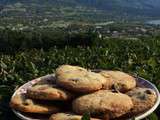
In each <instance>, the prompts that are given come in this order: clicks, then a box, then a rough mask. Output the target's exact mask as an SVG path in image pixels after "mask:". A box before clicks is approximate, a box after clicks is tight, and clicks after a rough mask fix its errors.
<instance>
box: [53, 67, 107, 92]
mask: <svg viewBox="0 0 160 120" xmlns="http://www.w3.org/2000/svg"><path fill="white" fill-rule="evenodd" d="M56 78H57V84H58V85H59V86H61V87H63V88H65V89H68V90H71V91H74V92H79V93H90V92H94V91H97V90H100V89H102V88H103V87H105V86H106V84H107V83H106V78H105V77H103V76H102V75H101V74H99V73H94V72H90V71H87V70H86V69H83V68H81V67H77V66H69V65H64V66H61V67H59V68H58V69H57V71H56Z"/></svg>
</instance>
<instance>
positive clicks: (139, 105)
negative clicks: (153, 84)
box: [127, 87, 157, 115]
mask: <svg viewBox="0 0 160 120" xmlns="http://www.w3.org/2000/svg"><path fill="white" fill-rule="evenodd" d="M127 95H129V96H130V97H131V98H132V101H133V105H134V107H133V108H132V109H131V111H130V114H131V115H137V114H140V113H142V112H144V111H146V110H148V109H150V108H151V107H152V106H153V105H154V103H155V101H156V98H157V97H156V94H155V92H154V91H153V90H152V89H149V88H139V87H137V88H134V89H133V90H131V91H129V92H127Z"/></svg>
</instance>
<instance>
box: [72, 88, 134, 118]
mask: <svg viewBox="0 0 160 120" xmlns="http://www.w3.org/2000/svg"><path fill="white" fill-rule="evenodd" d="M72 107H73V111H74V112H75V113H77V114H83V113H85V112H90V113H91V115H100V116H103V117H104V116H105V118H106V117H107V116H108V117H109V119H112V118H116V117H120V116H122V115H124V114H126V113H127V112H128V111H130V109H131V108H132V107H133V103H132V100H131V98H130V97H129V96H128V95H125V94H122V93H114V92H111V91H109V90H100V91H98V92H95V93H92V94H88V95H84V96H82V97H79V98H77V99H75V100H74V101H73V103H72Z"/></svg>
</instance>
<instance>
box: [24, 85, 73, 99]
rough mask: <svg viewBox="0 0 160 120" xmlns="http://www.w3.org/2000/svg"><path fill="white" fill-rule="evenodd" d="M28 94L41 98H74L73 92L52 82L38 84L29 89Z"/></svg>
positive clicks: (31, 96) (30, 96)
mask: <svg viewBox="0 0 160 120" xmlns="http://www.w3.org/2000/svg"><path fill="white" fill-rule="evenodd" d="M27 96H28V97H29V98H33V99H40V100H61V101H65V100H70V99H72V98H73V96H74V95H73V94H71V93H70V92H68V91H66V90H63V89H61V88H58V87H57V86H56V85H52V84H48V83H46V84H40V85H39V84H38V85H34V86H33V87H31V88H29V89H28V90H27Z"/></svg>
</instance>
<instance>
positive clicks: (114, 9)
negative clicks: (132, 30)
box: [0, 0, 160, 19]
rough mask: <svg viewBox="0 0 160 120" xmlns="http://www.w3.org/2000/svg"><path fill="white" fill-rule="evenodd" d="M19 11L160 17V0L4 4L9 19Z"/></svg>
mask: <svg viewBox="0 0 160 120" xmlns="http://www.w3.org/2000/svg"><path fill="white" fill-rule="evenodd" d="M17 3H18V4H17ZM16 7H20V8H21V9H18V10H19V11H21V10H23V12H24V11H25V14H27V15H28V14H29V15H30V16H32V15H33V14H34V15H35V14H37V15H48V14H49V15H50V16H51V15H55V16H61V17H62V16H63V17H70V18H71V17H74V16H78V17H79V16H82V18H85V17H91V18H92V17H93V16H94V15H95V17H96V16H97V18H96V19H98V17H99V18H100V19H101V18H103V19H106V18H107V17H110V18H114V17H118V18H130V17H133V18H135V17H138V18H140V17H143V18H145V17H160V12H159V11H160V0H0V12H1V14H0V15H1V16H3V15H4V13H5V15H7V13H6V11H7V12H8V15H14V14H16V12H15V13H14V12H13V11H14V10H17V9H16ZM61 9H62V10H61ZM4 11H5V12H4ZM85 11H86V12H85ZM60 12H61V13H60ZM20 15H22V14H20ZM14 16H15V15H14ZM79 18H81V17H79ZM93 18H94V17H93Z"/></svg>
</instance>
